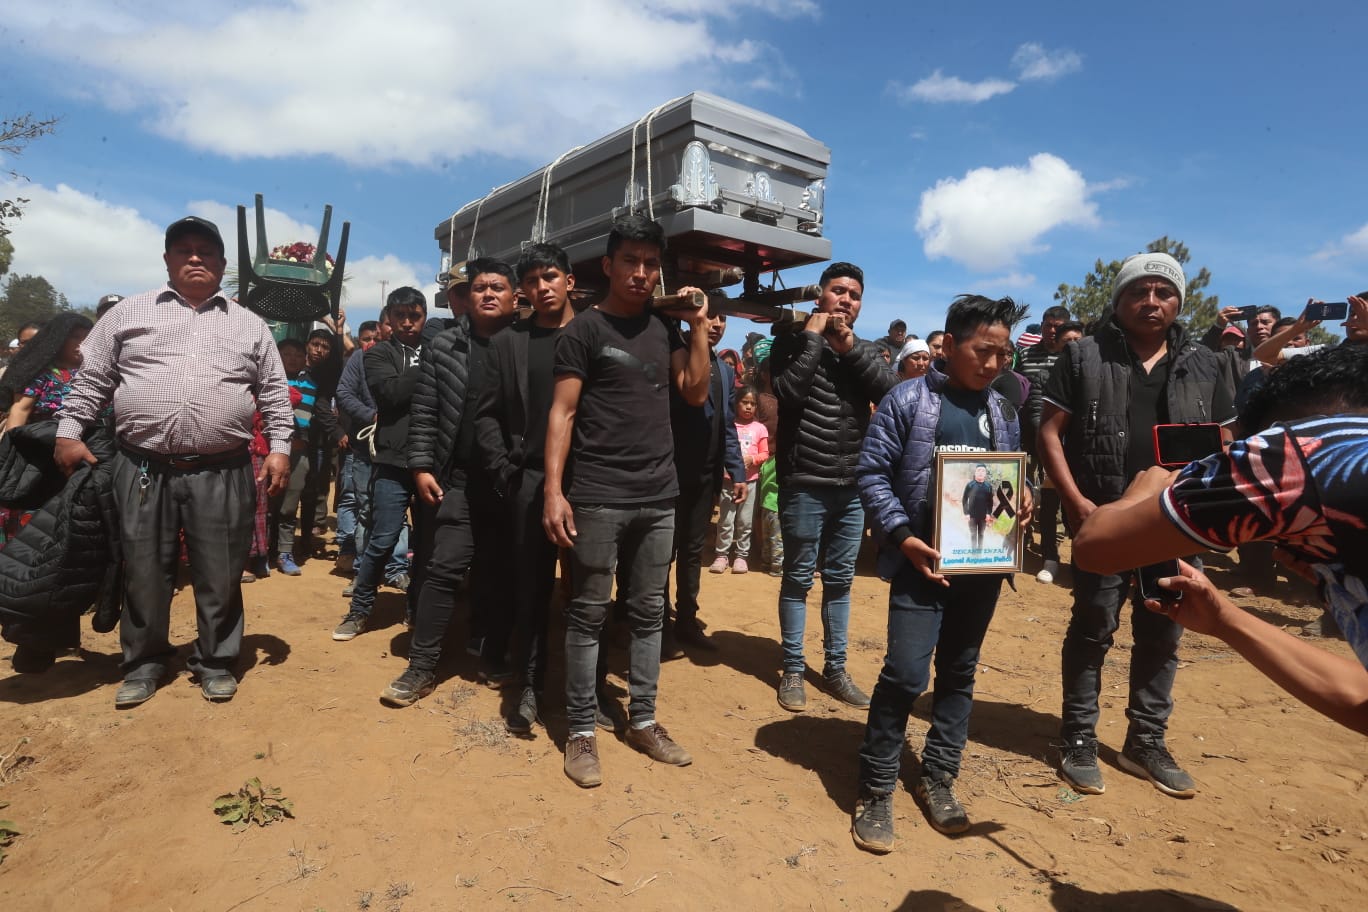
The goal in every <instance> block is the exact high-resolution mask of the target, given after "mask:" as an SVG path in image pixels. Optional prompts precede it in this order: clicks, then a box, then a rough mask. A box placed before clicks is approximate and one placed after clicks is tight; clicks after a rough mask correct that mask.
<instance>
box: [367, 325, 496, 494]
mask: <svg viewBox="0 0 1368 912" xmlns="http://www.w3.org/2000/svg"><path fill="white" fill-rule="evenodd" d="M470 344H471V342H470V318H469V317H459V318H457V319H456V320H454V321H453V322H452V323H451V325H450V326H448V327H447V328H446V329H444V330H442V331H441V332H440V333H439V334H438V335H437V337H436V338H435V339H433V340H432V341H431V342H428V343H426V344H424V345H423V356H422V357H421V358H419V359H418V383H417V385H416V386H415V387H414V389H413V406H412V409H411V411H410V413H409V435H408V466H409V468H410V469H413V470H414V471H427V472H431V473H433V474H434V475H437V476H439V478H440V476H441V474H442V473H443V472H445V471H446V468H447V466H448V465H450V463H451V453H452V450H454V449H455V447H456V435H457V434H458V433H460V429H461V416H462V413H463V412H464V411H465V401H466V387H467V386H468V385H469V383H470ZM366 368H367V370H369V369H370V364H369V363H367V365H366Z"/></svg>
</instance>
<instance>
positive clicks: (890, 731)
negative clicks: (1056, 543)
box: [860, 564, 1003, 795]
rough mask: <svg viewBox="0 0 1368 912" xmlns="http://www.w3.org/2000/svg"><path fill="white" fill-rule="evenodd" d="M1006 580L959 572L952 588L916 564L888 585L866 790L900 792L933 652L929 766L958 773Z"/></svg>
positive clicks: (865, 754)
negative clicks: (986, 640) (911, 725)
mask: <svg viewBox="0 0 1368 912" xmlns="http://www.w3.org/2000/svg"><path fill="white" fill-rule="evenodd" d="M1002 579H1003V578H1002V577H1001V576H998V575H996V574H993V575H985V576H957V577H953V578H952V579H951V581H950V585H949V586H941V585H940V584H939V583H932V582H931V581H930V580H928V579H927V578H926V577H924V576H923V575H922V573H921V571H920V570H918V569H916V568H915V567H913V566H911V565H910V564H905V565H904V566H903V568H902V570H900V571H898V575H897V576H895V577H893V582H892V585H891V586H890V587H889V590H888V652H887V653H886V655H885V656H884V666H883V671H881V672H879V680H878V682H877V683H876V684H875V685H874V693H873V695H872V696H871V697H870V703H869V721H868V723H867V724H866V726H865V739H864V744H863V746H861V748H860V787H861V790H862V791H866V792H872V793H874V794H878V795H890V794H892V793H893V789H894V787H895V786H896V785H897V782H898V762H899V759H900V758H901V756H902V748H903V742H904V740H906V738H907V718H908V715H909V714H910V713H911V712H912V704H913V703H914V702H915V701H916V699H917V697H919V696H921V695H922V693H923V692H925V690H926V685H927V684H928V683H929V680H930V673H931V662H932V655H933V654H934V655H935V664H936V686H935V690H934V691H933V693H932V701H931V729H930V730H929V731H928V732H927V733H926V747H925V749H924V750H923V751H922V769H923V772H924V774H926V775H932V774H940V773H949V774H950V776H952V777H957V776H959V770H960V756H961V755H962V754H963V752H964V744H965V741H966V740H967V739H968V737H969V712H970V710H971V709H973V706H974V672H975V670H976V669H977V667H978V659H979V647H980V646H982V645H983V636H984V634H986V633H987V632H988V623H989V622H990V621H992V619H993V612H994V610H995V609H996V608H997V600H998V592H999V591H1001V589H1002Z"/></svg>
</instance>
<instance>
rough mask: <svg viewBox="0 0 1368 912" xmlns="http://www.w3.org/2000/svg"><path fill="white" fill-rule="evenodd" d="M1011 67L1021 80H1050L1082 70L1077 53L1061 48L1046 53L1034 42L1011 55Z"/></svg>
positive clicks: (1079, 55)
mask: <svg viewBox="0 0 1368 912" xmlns="http://www.w3.org/2000/svg"><path fill="white" fill-rule="evenodd" d="M1012 66H1013V67H1014V68H1015V69H1016V71H1017V75H1018V76H1020V77H1021V78H1022V79H1023V80H1026V81H1028V82H1029V81H1032V80H1038V79H1042V80H1051V79H1058V78H1059V77H1061V76H1067V75H1068V74H1069V73H1077V72H1078V71H1079V70H1081V69H1083V56H1082V55H1081V54H1079V53H1078V52H1077V51H1071V50H1069V49H1067V48H1061V49H1059V50H1057V51H1047V50H1046V49H1045V48H1044V46H1043V45H1041V44H1039V43H1038V42H1035V41H1030V42H1027V43H1026V44H1023V45H1022V46H1021V47H1019V48H1017V49H1016V53H1015V54H1013V55H1012Z"/></svg>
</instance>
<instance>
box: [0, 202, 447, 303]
mask: <svg viewBox="0 0 1368 912" xmlns="http://www.w3.org/2000/svg"><path fill="white" fill-rule="evenodd" d="M21 191H22V195H23V196H25V197H27V198H28V199H29V200H30V202H29V204H28V205H27V206H26V207H25V210H24V217H23V218H21V219H19V220H18V221H15V222H14V223H12V227H13V229H14V233H13V234H12V235H11V237H10V240H11V241H12V242H13V243H14V262H13V264H12V265H11V267H10V273H11V274H12V275H41V276H43V277H45V278H46V279H47V280H48V281H49V282H51V283H52V285H53V287H54V288H56V289H57V290H58V291H60V292H62V293H64V294H65V295H66V296H67V298H68V299H69V300H70V301H71V304H72V306H73V307H86V306H89V307H93V306H95V302H96V301H97V300H99V298H100V296H101V295H103V294H106V293H107V292H111V291H114V292H118V293H120V294H125V295H128V294H134V293H136V292H139V291H146V290H148V289H150V288H155V287H157V286H159V285H161V284H162V283H164V282H165V281H166V269H165V267H164V265H163V264H162V258H161V252H162V248H163V239H164V231H165V226H164V225H159V224H156V223H154V222H152V221H151V220H149V219H147V218H145V217H144V216H142V215H141V214H140V213H139V212H138V211H137V210H136V209H132V208H129V207H127V206H115V205H111V204H110V203H107V202H105V201H103V200H101V199H99V198H97V197H94V196H90V195H88V194H85V193H82V192H81V191H79V190H75V189H73V188H71V187H68V186H66V185H65V184H59V185H57V187H55V188H49V187H45V186H42V185H40V184H23V185H22V186H20V185H16V184H14V183H13V182H0V194H3V197H4V198H12V197H13V196H14V195H15V194H16V193H20V192H21ZM184 211H186V212H189V213H192V214H194V215H198V216H201V217H203V218H207V219H209V220H210V221H212V222H214V223H215V224H216V225H218V227H219V230H220V231H221V232H222V233H223V241H224V247H225V248H226V249H225V254H226V255H227V257H228V263H229V265H230V266H235V265H236V263H237V208H236V207H235V206H229V205H227V204H224V203H219V202H215V201H212V200H194V201H190V202H188V203H186V204H185V207H184ZM248 218H249V230H251V231H253V232H254V231H255V227H254V226H255V222H254V221H251V219H252V218H253V216H252V214H251V211H250V210H249V211H248ZM332 230H333V233H332V237H331V239H330V241H329V243H328V247H329V252H330V253H334V254H335V253H336V252H337V242H338V239H339V237H340V233H341V230H342V225H341V221H340V220H335V221H334V222H333V229H332ZM266 237H267V239H268V240H270V242H271V243H272V244H280V243H290V242H293V241H300V240H303V241H309V242H310V243H313V242H316V241H317V240H318V225H317V224H305V223H303V222H299V221H296V220H295V219H293V218H291V217H290V216H289V215H287V214H285V213H283V212H279V211H277V210H274V209H270V208H267V209H266ZM354 243H355V237H353V244H354ZM353 249H354V247H353ZM345 270H346V276H347V278H346V283H345V284H344V286H343V293H342V300H343V306H345V307H347V308H348V309H349V310H350V311H352V313H351V314H350V315H349V316H350V318H351V322H352V323H353V324H355V323H357V322H359V319H358V316H359V315H360V314H366V315H369V316H373V315H374V313H375V312H376V311H378V310H379V307H380V296H381V282H382V281H383V282H385V283H386V286H385V287H387V288H388V290H390V291H393V290H394V289H395V288H397V287H399V286H400V285H412V286H414V287H415V288H419V289H421V290H422V291H423V292H424V293H425V294H427V295H428V296H429V299H430V298H431V295H432V294H433V293H434V292H435V291H436V290H437V285H436V282H435V281H434V276H433V275H431V274H429V273H432V272H435V270H430V269H425V268H424V267H423V266H421V265H415V264H412V263H407V262H404V261H403V260H401V259H400V258H399V257H397V256H394V255H393V254H383V255H381V256H364V257H356V258H348V260H347V263H346V266H345Z"/></svg>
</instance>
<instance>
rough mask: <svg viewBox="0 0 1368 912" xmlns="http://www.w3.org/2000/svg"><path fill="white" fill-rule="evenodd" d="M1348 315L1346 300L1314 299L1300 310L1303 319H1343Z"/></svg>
mask: <svg viewBox="0 0 1368 912" xmlns="http://www.w3.org/2000/svg"><path fill="white" fill-rule="evenodd" d="M1348 316H1349V302H1348V301H1315V302H1313V303H1311V304H1307V305H1306V310H1305V311H1303V312H1302V319H1304V320H1343V319H1345V318H1347V317H1348Z"/></svg>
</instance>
